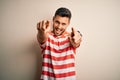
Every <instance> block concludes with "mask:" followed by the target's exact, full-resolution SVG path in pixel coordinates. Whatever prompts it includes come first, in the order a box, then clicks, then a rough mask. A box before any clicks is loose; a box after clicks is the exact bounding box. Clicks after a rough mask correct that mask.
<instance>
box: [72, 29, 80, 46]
mask: <svg viewBox="0 0 120 80" xmlns="http://www.w3.org/2000/svg"><path fill="white" fill-rule="evenodd" d="M71 29H72V32H71V35H70V42H71V44H72V45H73V46H74V47H78V46H79V45H80V42H81V41H82V36H81V35H80V33H79V32H77V31H76V30H75V29H74V28H71Z"/></svg>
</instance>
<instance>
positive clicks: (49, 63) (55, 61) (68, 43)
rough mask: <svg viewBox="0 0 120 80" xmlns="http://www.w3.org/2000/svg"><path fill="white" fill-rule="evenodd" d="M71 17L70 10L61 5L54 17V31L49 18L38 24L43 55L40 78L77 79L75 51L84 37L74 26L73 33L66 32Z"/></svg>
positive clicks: (48, 79)
mask: <svg viewBox="0 0 120 80" xmlns="http://www.w3.org/2000/svg"><path fill="white" fill-rule="evenodd" d="M70 19H71V12H70V10H69V9H67V8H63V7H61V8H59V9H57V10H56V12H55V15H54V17H53V30H52V31H51V30H50V21H48V20H43V21H41V22H39V23H38V24H37V30H38V34H37V39H38V42H39V44H40V47H41V49H42V50H41V53H42V57H43V62H42V74H41V78H40V80H76V78H75V53H76V48H77V47H79V46H80V43H81V40H82V39H81V36H80V33H79V32H77V31H76V30H75V29H74V28H72V32H71V33H68V32H66V29H67V27H68V25H69V24H70Z"/></svg>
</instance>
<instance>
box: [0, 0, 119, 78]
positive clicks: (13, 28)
mask: <svg viewBox="0 0 120 80" xmlns="http://www.w3.org/2000/svg"><path fill="white" fill-rule="evenodd" d="M59 7H67V8H69V9H70V10H71V12H72V20H71V24H70V26H69V27H68V31H69V32H70V31H71V27H75V28H76V29H77V30H80V31H81V33H82V34H83V41H82V43H81V46H80V48H78V49H77V54H76V71H77V80H120V42H119V41H120V31H119V30H120V0H0V80H38V79H39V75H40V71H39V67H40V66H41V65H40V63H41V62H40V61H41V59H40V55H39V52H40V51H39V46H38V44H37V42H36V34H37V30H36V24H37V22H39V21H41V20H43V19H49V20H52V17H53V15H54V12H55V10H56V9H57V8H59Z"/></svg>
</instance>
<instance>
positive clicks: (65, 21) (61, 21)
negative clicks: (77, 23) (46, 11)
mask: <svg viewBox="0 0 120 80" xmlns="http://www.w3.org/2000/svg"><path fill="white" fill-rule="evenodd" d="M54 20H55V21H56V20H57V21H59V22H60V23H69V21H70V19H69V18H68V17H61V16H59V15H57V16H55V17H54Z"/></svg>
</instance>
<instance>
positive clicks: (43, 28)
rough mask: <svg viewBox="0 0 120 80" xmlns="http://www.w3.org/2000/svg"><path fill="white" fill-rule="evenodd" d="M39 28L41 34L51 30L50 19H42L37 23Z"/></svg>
mask: <svg viewBox="0 0 120 80" xmlns="http://www.w3.org/2000/svg"><path fill="white" fill-rule="evenodd" d="M37 30H38V31H39V32H40V33H41V34H44V33H47V32H49V31H50V21H48V20H47V21H45V20H43V21H41V22H39V23H38V24H37Z"/></svg>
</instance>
